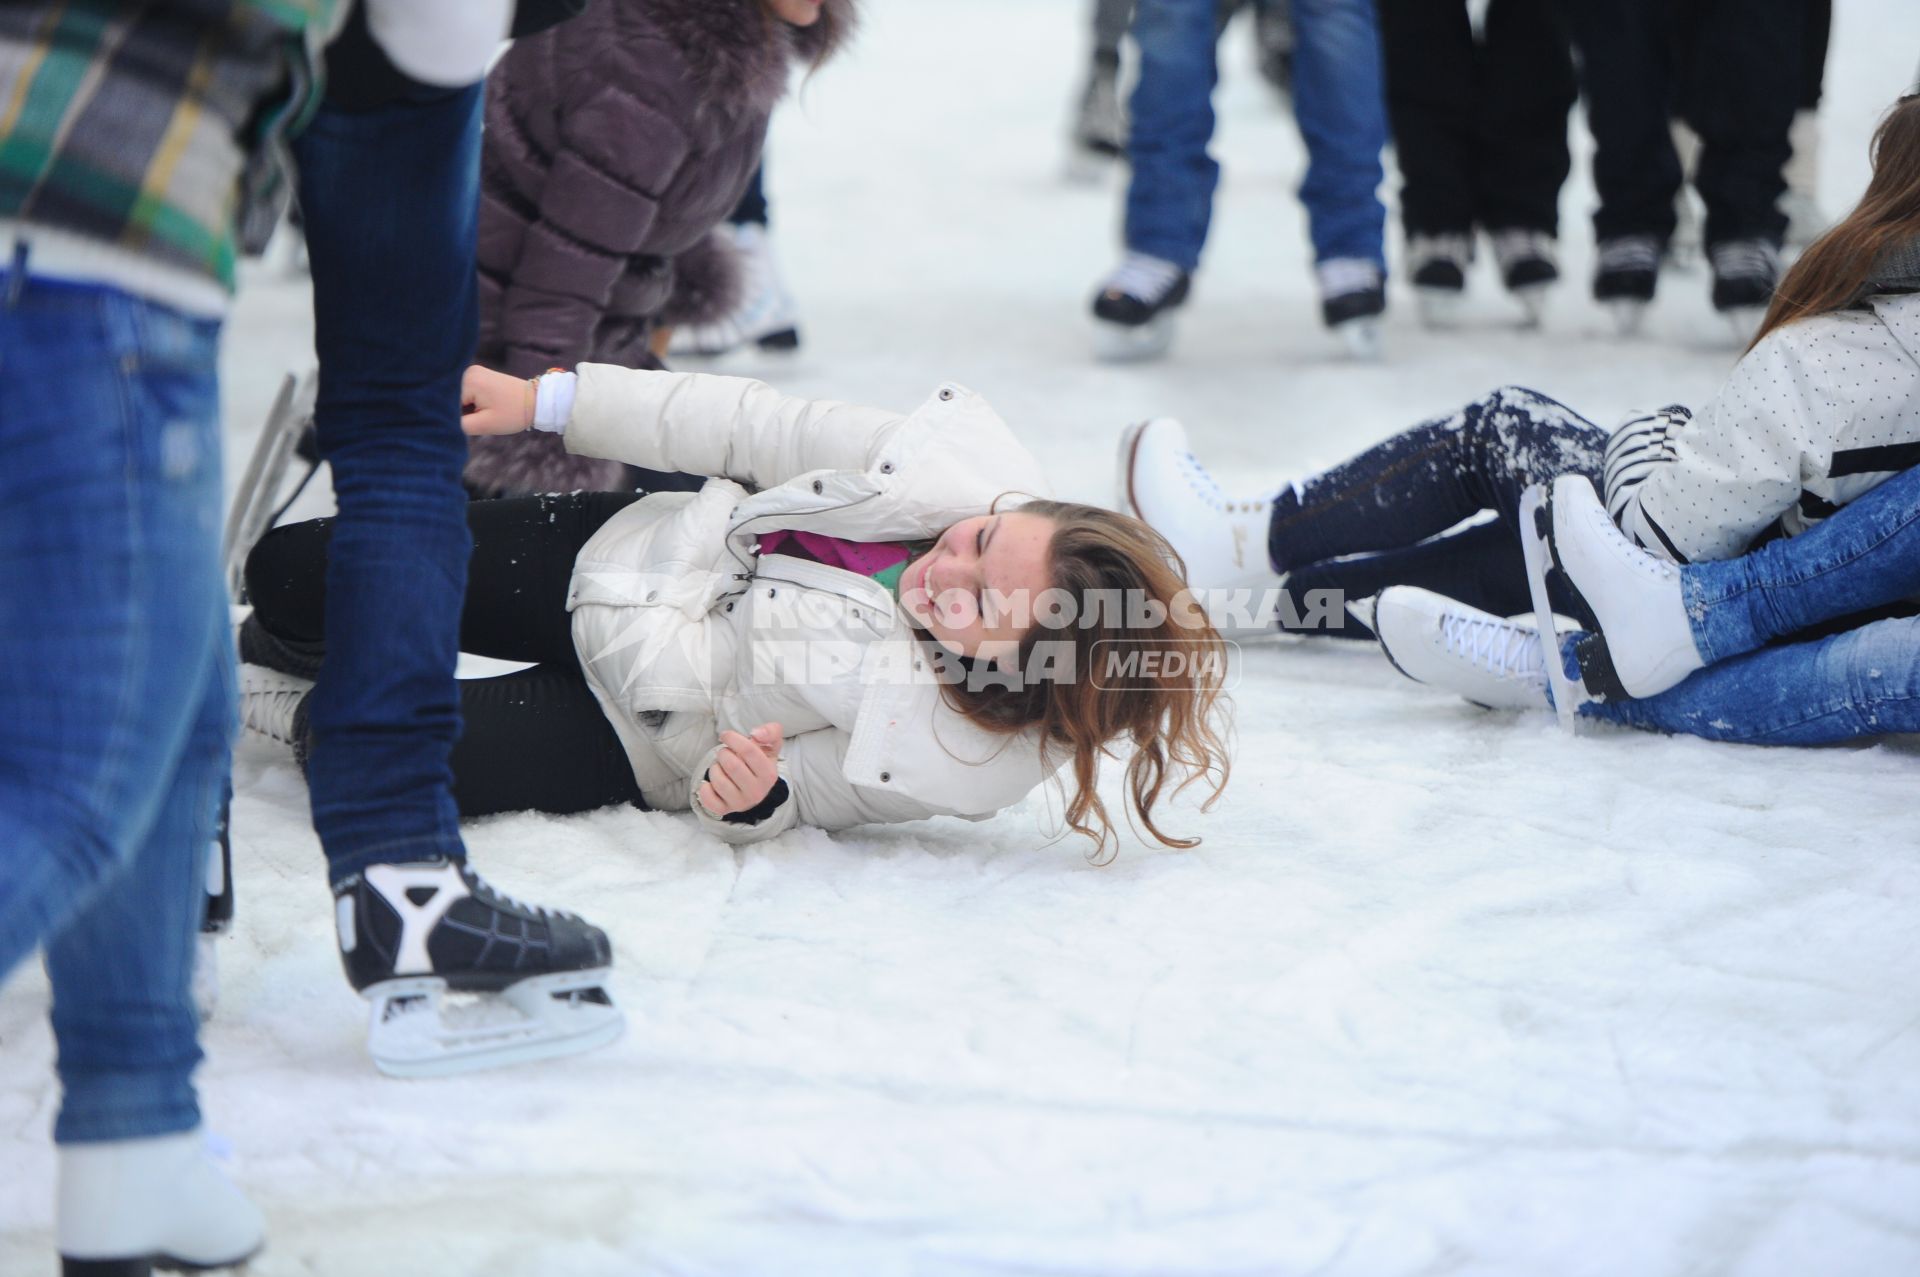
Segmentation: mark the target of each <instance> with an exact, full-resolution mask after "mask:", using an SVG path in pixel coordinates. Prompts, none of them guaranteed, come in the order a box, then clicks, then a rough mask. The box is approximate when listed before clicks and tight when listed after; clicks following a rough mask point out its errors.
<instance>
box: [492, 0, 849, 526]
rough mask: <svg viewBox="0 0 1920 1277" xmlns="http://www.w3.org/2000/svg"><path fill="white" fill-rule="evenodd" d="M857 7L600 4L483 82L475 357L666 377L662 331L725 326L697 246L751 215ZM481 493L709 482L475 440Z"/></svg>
mask: <svg viewBox="0 0 1920 1277" xmlns="http://www.w3.org/2000/svg"><path fill="white" fill-rule="evenodd" d="M853 17H854V8H853V0H600V2H599V3H597V4H595V5H593V6H592V7H591V8H589V9H588V10H587V11H586V13H585V14H583V15H582V16H581V17H580V18H579V19H577V20H575V21H573V22H568V23H565V24H563V25H561V26H558V27H555V28H553V29H551V30H548V31H543V32H541V33H540V34H539V35H536V36H532V37H530V38H528V39H525V40H521V41H518V42H516V43H515V44H514V46H513V48H511V49H509V50H508V51H507V53H506V55H505V56H504V57H502V58H501V59H500V61H499V62H498V63H497V64H495V66H494V68H493V70H492V72H491V73H490V74H489V75H488V77H487V84H488V93H487V106H486V134H485V141H484V148H483V158H482V163H481V177H480V245H479V247H480V256H479V260H480V342H479V360H480V362H482V363H484V364H486V365H487V366H489V367H492V368H498V369H500V370H502V371H505V372H507V373H510V374H511V375H513V376H516V377H532V376H535V375H537V374H539V373H541V372H543V371H545V370H546V369H547V368H550V367H553V366H555V365H566V366H568V367H571V366H572V365H574V364H576V363H580V362H583V361H587V360H591V361H594V362H600V363H610V364H619V365H621V366H623V367H630V368H659V367H661V366H662V365H661V362H660V360H659V358H658V357H657V355H656V354H655V353H654V351H653V350H652V348H651V344H652V341H653V339H654V336H655V330H656V328H658V327H671V326H674V325H675V324H697V323H700V322H704V321H711V320H715V319H718V318H720V317H722V316H724V315H725V314H726V313H727V311H728V310H730V309H731V308H732V307H733V305H734V303H735V301H736V297H735V295H734V294H735V293H736V291H737V290H736V288H735V287H734V285H735V282H736V281H735V280H733V279H732V278H731V276H732V274H733V271H732V267H731V263H725V262H724V261H716V258H717V257H718V254H716V253H710V252H704V251H701V252H696V251H695V250H696V249H697V248H698V247H699V246H701V245H702V244H703V242H707V243H709V244H710V242H711V241H709V240H708V232H709V231H711V230H713V229H714V228H715V227H716V226H718V225H719V224H720V223H721V221H722V220H723V219H725V218H726V216H727V215H728V213H730V212H731V211H733V210H734V208H735V207H736V206H737V205H738V204H739V202H740V198H741V196H742V195H744V194H745V193H746V191H747V187H748V183H749V182H750V181H751V180H752V177H753V174H754V171H755V170H756V169H757V168H758V167H759V164H760V148H761V145H762V143H763V141H764V140H765V138H766V132H767V120H768V118H769V117H770V116H771V115H772V113H773V108H774V104H775V103H777V102H778V101H779V100H780V98H781V97H782V96H783V95H784V94H785V92H786V87H787V75H788V70H789V67H790V66H791V65H792V64H793V63H794V62H796V61H797V62H799V63H801V64H802V65H804V66H810V67H817V66H819V65H820V64H821V63H822V62H824V61H825V60H826V59H827V58H829V57H830V56H832V54H833V53H834V51H835V50H836V49H838V48H839V47H840V45H841V43H842V42H843V41H844V40H845V38H846V37H847V36H848V35H849V34H850V32H851V29H852V24H853ZM466 477H467V482H468V485H469V486H470V487H471V488H472V489H473V490H474V491H475V492H476V493H480V494H490V495H511V494H521V493H533V492H571V491H574V490H576V489H586V490H588V491H610V490H618V489H625V490H632V489H633V488H634V487H635V486H639V487H644V488H645V489H646V490H647V491H649V492H659V491H665V490H671V489H674V488H683V489H684V488H691V487H697V486H698V480H697V479H693V478H679V477H676V476H670V475H661V474H648V473H641V472H634V471H630V469H629V468H628V467H626V466H624V465H621V464H620V463H619V462H613V461H604V460H597V459H589V458H585V457H574V456H570V455H569V454H568V453H567V451H566V450H565V449H564V448H562V447H560V446H559V441H558V440H556V439H553V438H550V437H547V436H536V435H519V436H514V437H511V438H500V439H476V440H475V441H474V443H473V449H472V454H471V460H470V461H469V462H468V464H467V471H466Z"/></svg>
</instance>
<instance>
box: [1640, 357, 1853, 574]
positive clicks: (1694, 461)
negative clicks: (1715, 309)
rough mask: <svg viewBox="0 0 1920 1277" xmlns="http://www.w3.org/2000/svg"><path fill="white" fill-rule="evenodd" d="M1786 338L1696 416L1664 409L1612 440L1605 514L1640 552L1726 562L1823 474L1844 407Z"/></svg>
mask: <svg viewBox="0 0 1920 1277" xmlns="http://www.w3.org/2000/svg"><path fill="white" fill-rule="evenodd" d="M1791 338H1792V333H1791V330H1783V331H1781V332H1776V333H1773V334H1771V335H1770V336H1769V337H1768V338H1767V339H1766V340H1765V341H1763V342H1762V343H1760V345H1759V346H1757V347H1755V348H1754V349H1753V350H1752V351H1751V352H1749V353H1748V354H1747V356H1746V357H1745V358H1744V359H1742V360H1741V361H1740V362H1739V364H1737V365H1736V366H1735V367H1734V370H1733V373H1732V375H1731V376H1729V377H1728V378H1727V384H1726V385H1725V386H1724V387H1722V389H1721V391H1720V394H1719V396H1718V397H1717V398H1716V399H1715V400H1714V401H1713V402H1712V403H1711V404H1709V405H1708V406H1707V408H1706V409H1705V410H1704V411H1702V412H1701V413H1699V414H1698V415H1696V416H1692V417H1691V418H1690V419H1689V417H1688V416H1687V415H1686V412H1685V410H1684V409H1679V410H1676V409H1673V408H1667V409H1663V410H1662V411H1661V412H1658V413H1654V414H1650V415H1647V416H1640V417H1635V418H1633V419H1632V420H1629V421H1628V422H1627V423H1626V424H1625V425H1622V426H1621V427H1620V428H1619V429H1617V430H1615V431H1614V433H1613V437H1612V438H1611V439H1610V440H1609V441H1608V444H1607V454H1606V489H1607V490H1606V499H1607V509H1608V511H1609V512H1610V513H1612V515H1613V517H1614V520H1615V522H1617V523H1618V524H1619V525H1620V528H1621V530H1622V531H1623V532H1625V533H1626V534H1627V535H1628V536H1630V537H1632V538H1633V539H1634V540H1635V541H1636V542H1637V543H1638V544H1639V545H1641V546H1642V547H1644V548H1645V549H1648V550H1651V551H1653V552H1654V553H1656V554H1663V555H1665V556H1667V557H1668V558H1671V559H1675V560H1677V561H1679V562H1682V563H1686V562H1691V561H1692V560H1695V559H1730V558H1733V557H1735V556H1736V555H1739V554H1743V553H1745V552H1746V549H1747V547H1748V546H1749V545H1750V544H1752V542H1753V540H1754V538H1755V537H1757V536H1759V535H1760V534H1761V533H1762V532H1764V531H1765V530H1766V529H1767V528H1768V527H1769V526H1770V525H1771V524H1772V523H1774V522H1775V521H1776V520H1777V519H1779V518H1780V516H1781V515H1782V514H1785V513H1786V512H1787V511H1788V510H1789V509H1791V508H1793V506H1794V505H1795V504H1796V503H1797V502H1798V501H1799V499H1800V492H1801V489H1802V487H1803V485H1804V482H1805V480H1806V478H1807V477H1808V476H1809V475H1815V474H1824V473H1825V472H1826V464H1825V459H1826V457H1827V455H1828V454H1830V453H1831V452H1832V450H1833V440H1834V438H1835V437H1836V436H1837V435H1838V433H1839V432H1840V429H1841V427H1842V426H1843V425H1844V424H1845V422H1846V407H1845V405H1844V404H1842V403H1841V402H1839V401H1838V400H1837V399H1836V398H1835V397H1834V396H1833V395H1832V394H1831V393H1830V392H1829V390H1828V389H1827V386H1826V384H1825V381H1824V379H1823V378H1822V377H1821V376H1820V375H1819V373H1818V371H1817V370H1816V369H1815V368H1813V367H1812V366H1811V365H1810V364H1809V363H1808V362H1807V360H1806V359H1805V357H1804V352H1803V351H1802V350H1801V349H1800V347H1799V345H1798V343H1797V342H1795V341H1793V340H1791Z"/></svg>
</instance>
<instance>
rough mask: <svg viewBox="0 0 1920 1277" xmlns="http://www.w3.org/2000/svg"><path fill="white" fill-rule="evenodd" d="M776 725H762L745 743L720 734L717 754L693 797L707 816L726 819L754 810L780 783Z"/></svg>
mask: <svg viewBox="0 0 1920 1277" xmlns="http://www.w3.org/2000/svg"><path fill="white" fill-rule="evenodd" d="M782 739H783V737H782V733H781V730H780V724H778V723H762V724H760V726H758V727H756V728H754V729H753V733H752V737H751V739H749V738H748V737H746V736H742V735H741V734H740V733H739V732H721V733H720V752H719V754H717V755H716V756H715V757H714V760H713V766H711V767H709V768H707V778H706V780H705V781H703V782H701V785H700V789H699V791H698V793H697V795H696V796H697V797H698V798H699V800H700V805H701V806H702V807H705V808H706V809H707V814H708V815H710V816H730V815H732V814H733V813H734V812H737V811H752V810H753V809H754V808H755V807H758V806H759V805H760V804H761V803H762V802H763V801H765V800H766V797H767V795H768V794H769V793H771V792H772V791H773V787H774V785H775V784H777V783H778V782H779V780H780V744H781V741H782Z"/></svg>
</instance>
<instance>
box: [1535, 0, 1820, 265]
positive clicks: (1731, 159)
mask: <svg viewBox="0 0 1920 1277" xmlns="http://www.w3.org/2000/svg"><path fill="white" fill-rule="evenodd" d="M1809 2H1810V0H1566V4H1565V8H1564V11H1565V13H1566V14H1567V17H1568V20H1569V22H1570V24H1571V25H1572V28H1573V35H1574V41H1575V43H1576V45H1577V46H1578V47H1579V50H1580V55H1581V63H1582V75H1583V80H1584V83H1585V87H1586V91H1587V119H1588V123H1589V124H1590V125H1591V127H1592V129H1593V139H1594V143H1595V146H1596V149H1595V152H1594V159H1593V180H1594V185H1595V186H1597V187H1598V188H1599V192H1600V209H1599V211H1598V212H1597V213H1595V214H1594V219H1593V226H1594V234H1595V235H1596V236H1598V237H1599V238H1600V239H1603V240H1604V239H1612V238H1614V237H1616V236H1621V235H1652V236H1654V237H1655V238H1657V239H1659V240H1660V241H1661V242H1662V243H1665V242H1666V240H1667V239H1668V238H1669V237H1671V236H1672V234H1673V225H1674V213H1673V198H1674V196H1675V194H1677V193H1678V191H1679V189H1680V160H1679V157H1678V155H1676V154H1675V152H1674V149H1673V135H1672V132H1671V130H1670V129H1669V127H1668V120H1669V119H1670V118H1671V117H1673V116H1675V115H1677V116H1679V117H1680V118H1682V119H1684V120H1685V121H1686V122H1687V123H1688V124H1690V125H1691V126H1692V127H1693V130H1694V132H1696V133H1698V134H1699V135H1700V165H1699V168H1698V170H1697V171H1696V172H1695V174H1694V179H1693V181H1694V186H1695V187H1696V188H1697V189H1698V190H1699V192H1700V198H1701V199H1702V200H1703V201H1704V202H1705V203H1706V206H1707V226H1706V240H1707V243H1708V244H1709V245H1713V244H1718V243H1722V242H1724V241H1726V240H1730V239H1754V238H1758V239H1767V240H1771V241H1773V242H1774V243H1776V244H1777V243H1779V242H1780V237H1781V235H1782V234H1783V233H1784V232H1785V230H1786V218H1785V217H1784V216H1783V215H1782V214H1781V212H1780V210H1779V208H1778V207H1777V204H1778V201H1779V198H1780V194H1781V192H1782V191H1784V190H1785V189H1786V183H1785V180H1784V179H1783V178H1782V177H1781V167H1782V166H1783V165H1784V164H1785V163H1786V162H1787V157H1788V155H1789V154H1790V152H1791V147H1790V145H1789V143H1788V140H1787V134H1788V130H1789V129H1790V128H1791V127H1792V124H1793V113H1794V108H1795V106H1796V104H1797V103H1798V102H1799V100H1800V98H1801V96H1802V86H1803V82H1804V81H1805V79H1806V68H1805V66H1804V58H1803V53H1804V49H1803V45H1804V42H1805V40H1806V34H1807V28H1808V13H1807V7H1808V4H1809Z"/></svg>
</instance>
